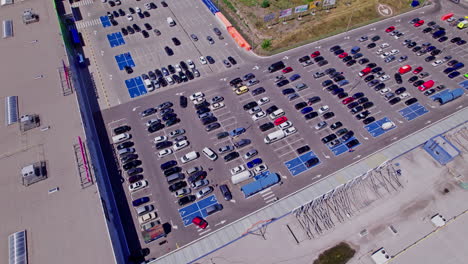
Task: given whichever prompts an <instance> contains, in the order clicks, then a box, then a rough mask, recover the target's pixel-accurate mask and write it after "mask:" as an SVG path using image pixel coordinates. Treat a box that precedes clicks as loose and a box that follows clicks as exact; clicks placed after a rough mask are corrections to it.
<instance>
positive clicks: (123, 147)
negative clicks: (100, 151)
mask: <svg viewBox="0 0 468 264" xmlns="http://www.w3.org/2000/svg"><path fill="white" fill-rule="evenodd" d="M130 130H131V127H130V126H128V125H123V126H119V127H117V128H115V129H114V130H113V132H114V136H113V137H112V140H113V143H114V145H115V148H116V152H117V156H118V157H119V159H120V163H121V164H122V169H123V170H124V171H125V173H126V174H127V181H128V183H129V185H128V190H129V192H131V193H134V192H136V191H139V190H141V189H144V188H146V187H148V181H147V180H145V179H144V177H143V174H142V173H143V168H141V165H142V162H141V160H139V156H138V154H137V151H136V149H135V146H134V145H135V144H134V143H133V142H132V141H131V138H132V135H131V134H130V133H128V132H129V131H130ZM149 201H150V199H149V197H141V198H138V199H135V200H133V201H132V205H133V206H134V207H135V211H136V214H137V215H138V222H139V224H140V228H141V230H142V231H145V230H148V229H150V228H152V227H154V226H156V225H159V224H161V222H160V221H159V220H157V218H158V214H157V212H156V210H155V207H154V205H152V204H150V205H145V204H146V203H148V202H149Z"/></svg>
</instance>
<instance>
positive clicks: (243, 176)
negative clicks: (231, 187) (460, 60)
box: [231, 170, 254, 184]
mask: <svg viewBox="0 0 468 264" xmlns="http://www.w3.org/2000/svg"><path fill="white" fill-rule="evenodd" d="M253 176H254V175H253V173H252V172H251V171H249V170H245V171H243V172H241V173H238V174H236V175H233V176H232V177H231V181H232V184H238V183H241V182H243V181H246V180H248V179H250V178H252V177H253Z"/></svg>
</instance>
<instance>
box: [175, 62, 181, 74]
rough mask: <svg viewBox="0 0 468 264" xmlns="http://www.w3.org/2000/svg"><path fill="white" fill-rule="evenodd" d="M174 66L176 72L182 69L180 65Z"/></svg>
mask: <svg viewBox="0 0 468 264" xmlns="http://www.w3.org/2000/svg"><path fill="white" fill-rule="evenodd" d="M174 68H175V70H176V72H181V71H182V68H181V67H180V65H179V64H176V65H174Z"/></svg>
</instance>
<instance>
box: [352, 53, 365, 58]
mask: <svg viewBox="0 0 468 264" xmlns="http://www.w3.org/2000/svg"><path fill="white" fill-rule="evenodd" d="M362 56H363V55H362V53H356V54H354V55H353V59H359V58H361V57H362Z"/></svg>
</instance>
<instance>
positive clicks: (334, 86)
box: [327, 84, 340, 92]
mask: <svg viewBox="0 0 468 264" xmlns="http://www.w3.org/2000/svg"><path fill="white" fill-rule="evenodd" d="M339 88H340V87H338V85H336V84H333V85H330V86H328V87H327V91H329V92H331V91H333V90H336V89H339Z"/></svg>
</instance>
